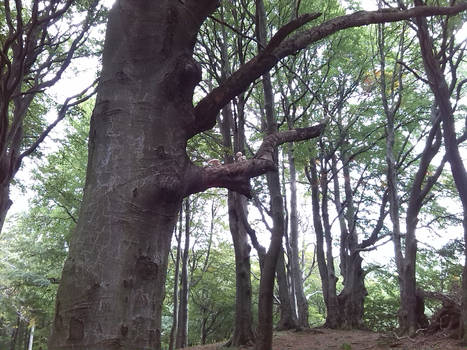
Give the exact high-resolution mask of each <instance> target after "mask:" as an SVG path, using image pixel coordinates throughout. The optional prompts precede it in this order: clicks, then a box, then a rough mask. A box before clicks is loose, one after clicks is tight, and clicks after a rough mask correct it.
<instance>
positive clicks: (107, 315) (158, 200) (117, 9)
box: [49, 0, 212, 350]
mask: <svg viewBox="0 0 467 350" xmlns="http://www.w3.org/2000/svg"><path fill="white" fill-rule="evenodd" d="M179 7H180V6H179V4H178V3H173V2H167V1H163V2H150V3H149V2H134V1H126V0H121V1H118V2H117V3H116V4H115V5H114V7H113V9H112V10H111V11H110V17H109V23H108V27H107V35H106V42H105V47H104V57H103V71H102V77H101V82H100V86H99V92H98V96H97V101H96V107H95V109H94V112H93V116H92V119H91V129H90V140H89V163H88V170H87V178H86V186H85V191H84V198H83V204H82V208H81V212H80V218H79V221H78V225H77V228H76V231H75V233H74V235H73V237H72V243H71V245H70V251H69V257H68V259H67V261H66V263H65V267H64V270H63V275H62V279H61V284H60V287H59V290H58V294H57V301H56V314H55V321H54V324H53V329H52V335H51V337H50V346H49V348H50V349H82V350H84V349H86V350H106V349H117V348H118V349H121V348H124V349H148V350H149V349H151V350H154V349H160V337H161V312H162V302H163V300H164V286H165V278H166V271H167V257H168V252H169V249H170V241H171V236H172V232H173V228H174V225H175V222H176V218H177V213H178V210H179V208H180V205H181V201H182V197H183V196H184V193H183V190H184V183H183V174H184V172H185V170H186V168H187V166H189V164H190V163H189V160H188V159H187V156H186V150H185V149H186V141H187V138H188V137H187V128H186V124H187V123H188V122H189V121H190V120H191V118H192V117H193V107H192V96H193V89H194V85H195V84H196V83H197V82H198V81H199V78H200V70H199V68H198V67H197V65H196V63H195V62H194V61H193V59H192V48H193V44H194V42H195V38H196V34H197V32H198V30H199V26H200V24H201V20H194V19H195V18H197V17H198V18H199V19H202V18H204V17H205V15H207V13H208V12H209V11H210V10H212V8H206V7H204V6H201V7H200V8H197V9H192V10H190V11H181V10H180V8H179ZM182 23H183V25H182ZM181 28H182V29H181Z"/></svg>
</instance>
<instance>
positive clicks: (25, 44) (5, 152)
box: [0, 0, 104, 231]
mask: <svg viewBox="0 0 467 350" xmlns="http://www.w3.org/2000/svg"><path fill="white" fill-rule="evenodd" d="M0 12H1V13H2V30H1V31H2V34H1V35H0V45H1V48H0V95H1V98H0V231H1V229H2V227H3V224H4V221H5V217H6V214H7V212H8V209H9V208H10V206H11V204H12V202H11V199H10V196H9V189H10V185H11V182H12V181H13V179H14V177H15V175H16V173H17V172H18V169H19V168H20V166H21V163H22V161H23V159H24V158H25V157H28V156H29V155H31V154H32V153H34V152H35V151H36V149H37V148H38V146H39V145H40V144H41V142H42V141H43V140H44V139H45V138H46V137H47V135H48V134H49V132H50V131H51V130H52V129H53V128H54V127H55V126H56V125H57V124H58V123H59V122H60V121H61V120H62V119H63V118H64V117H65V115H66V112H67V110H68V109H69V108H71V107H73V106H76V105H78V104H79V103H81V102H83V101H86V100H87V99H88V98H89V97H90V96H92V94H93V93H94V92H93V91H91V87H92V85H91V86H90V87H89V88H87V89H85V90H83V91H82V92H79V93H77V94H76V95H74V96H72V97H68V98H67V99H66V100H65V102H64V103H63V104H61V105H59V106H58V107H57V110H58V111H57V114H58V115H57V118H56V119H55V121H53V122H52V123H49V122H47V121H46V119H45V114H46V113H47V112H48V111H49V110H50V109H52V108H54V107H55V106H56V105H57V103H56V102H54V101H53V100H52V99H51V96H50V95H45V94H44V92H45V91H47V90H48V89H49V88H50V87H51V86H53V85H54V84H55V83H57V81H59V80H60V78H61V77H62V76H63V74H64V72H65V71H66V70H67V69H68V67H69V66H70V65H71V63H72V61H73V59H75V58H76V57H85V56H89V55H90V54H91V53H90V48H89V47H86V46H85V44H86V41H87V39H88V37H89V36H90V35H91V33H90V31H91V28H93V26H95V25H97V24H98V23H101V22H102V20H103V17H102V16H103V13H104V11H103V9H101V8H99V7H98V6H97V1H83V2H76V1H71V0H68V1H53V2H50V3H48V4H43V3H42V2H41V1H39V0H35V1H32V2H26V3H23V1H14V2H13V1H5V2H3V3H2V4H1V5H0ZM80 16H81V18H82V19H81V21H79V22H78V21H77V18H78V17H80Z"/></svg>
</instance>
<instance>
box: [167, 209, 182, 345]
mask: <svg viewBox="0 0 467 350" xmlns="http://www.w3.org/2000/svg"><path fill="white" fill-rule="evenodd" d="M182 217H183V210H182V208H180V214H179V233H178V237H177V235H176V234H175V238H176V240H177V255H176V257H175V271H174V289H173V294H172V299H173V308H174V309H173V313H172V317H173V320H172V328H171V329H170V338H169V350H173V349H174V348H175V336H176V334H177V331H178V306H179V305H178V293H179V290H178V285H179V281H180V257H181V251H182V249H181V244H182V227H183V225H182Z"/></svg>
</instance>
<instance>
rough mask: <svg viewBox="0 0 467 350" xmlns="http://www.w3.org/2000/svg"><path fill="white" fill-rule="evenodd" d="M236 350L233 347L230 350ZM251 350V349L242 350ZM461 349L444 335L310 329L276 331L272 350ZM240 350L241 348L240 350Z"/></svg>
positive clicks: (199, 349) (209, 348)
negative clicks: (397, 335)
mask: <svg viewBox="0 0 467 350" xmlns="http://www.w3.org/2000/svg"><path fill="white" fill-rule="evenodd" d="M222 345H223V344H211V345H206V346H196V347H191V348H188V349H189V350H217V349H220V350H226V349H227V348H224V347H222ZM230 349H233V348H230ZM243 349H244V350H246V349H248V350H250V349H253V348H252V347H248V348H242V350H243ZM289 349H290V350H364V349H380V350H384V349H396V350H431V349H437V350H459V349H467V347H463V346H460V345H459V341H457V340H454V339H449V338H447V337H446V336H445V335H443V334H440V333H439V334H437V335H432V336H423V335H420V336H418V337H417V338H415V339H408V338H397V337H395V336H392V335H385V334H380V333H373V332H367V331H358V330H352V331H341V330H331V329H322V328H319V329H316V328H315V329H310V330H307V331H302V332H293V331H287V332H277V333H275V335H274V340H273V348H272V350H289ZM239 350H240V349H239Z"/></svg>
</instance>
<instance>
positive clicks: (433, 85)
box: [414, 0, 467, 344]
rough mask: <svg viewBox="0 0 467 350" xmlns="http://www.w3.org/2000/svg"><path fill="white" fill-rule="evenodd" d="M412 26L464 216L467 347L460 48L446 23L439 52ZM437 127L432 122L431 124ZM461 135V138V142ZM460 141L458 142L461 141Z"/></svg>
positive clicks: (424, 30)
mask: <svg viewBox="0 0 467 350" xmlns="http://www.w3.org/2000/svg"><path fill="white" fill-rule="evenodd" d="M414 4H415V5H416V6H422V2H421V1H420V0H414ZM415 23H416V25H417V36H418V39H419V42H420V50H421V54H422V58H423V64H424V67H425V73H426V76H427V78H428V84H429V86H430V89H431V90H432V92H433V95H434V97H435V101H436V104H437V108H438V112H439V118H440V121H441V124H442V130H443V139H444V144H445V146H444V147H445V148H446V155H447V159H448V161H449V164H450V166H451V172H452V176H453V178H454V183H455V185H456V188H457V191H458V192H459V197H460V199H461V203H462V209H463V212H464V218H463V227H464V256H465V260H464V270H463V272H462V310H461V311H462V322H461V324H460V332H461V336H462V341H463V343H464V344H467V171H466V169H465V166H464V163H463V161H462V157H461V155H460V151H459V145H458V143H459V139H458V137H457V135H456V127H455V118H454V113H455V110H456V106H453V105H452V103H451V95H452V94H453V92H454V89H455V90H456V93H457V98H459V94H460V89H461V88H462V85H463V84H465V82H466V81H465V80H463V81H461V82H459V85H457V83H458V81H457V75H456V73H457V68H458V66H459V62H460V60H459V59H455V58H454V57H452V56H451V57H449V54H446V53H447V52H448V53H452V52H453V51H454V50H458V49H459V48H460V47H462V46H459V45H456V43H455V39H454V36H453V35H450V34H451V32H450V31H451V29H450V28H449V26H448V20H446V22H445V23H443V27H442V28H443V35H442V39H443V40H442V45H441V47H440V49H439V51H438V50H437V49H436V48H435V45H434V43H433V38H432V36H431V35H430V32H429V30H428V23H427V20H426V19H425V18H421V17H420V18H416V19H415ZM464 50H465V46H464V47H463V48H462V53H461V55H460V57H463V55H464ZM446 56H448V60H447V62H449V68H450V71H451V73H450V74H451V80H450V82H449V83H448V81H447V79H446V76H445V73H444V71H443V70H444V69H446V63H444V62H442V60H441V58H440V57H443V58H446ZM436 123H439V120H436V121H435V122H434V124H435V125H436ZM465 133H466V132H465V131H464V135H463V136H462V138H464V139H465V136H466V135H465ZM462 138H461V139H462Z"/></svg>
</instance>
